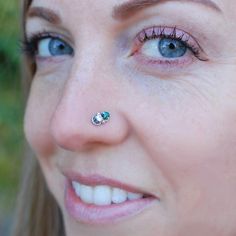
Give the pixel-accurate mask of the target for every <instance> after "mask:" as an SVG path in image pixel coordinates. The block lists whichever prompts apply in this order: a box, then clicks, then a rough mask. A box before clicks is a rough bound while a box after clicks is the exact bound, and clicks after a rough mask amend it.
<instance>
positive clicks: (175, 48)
mask: <svg viewBox="0 0 236 236" xmlns="http://www.w3.org/2000/svg"><path fill="white" fill-rule="evenodd" d="M158 49H159V52H160V54H161V55H162V56H163V57H167V58H176V57H182V56H183V55H184V54H185V53H186V51H187V46H186V45H185V44H184V43H183V42H181V41H180V40H176V39H168V38H163V39H161V40H160V41H159V45H158Z"/></svg>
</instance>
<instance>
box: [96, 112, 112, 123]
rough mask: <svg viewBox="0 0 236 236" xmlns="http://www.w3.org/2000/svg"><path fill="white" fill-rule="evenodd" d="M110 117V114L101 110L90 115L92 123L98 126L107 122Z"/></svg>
mask: <svg viewBox="0 0 236 236" xmlns="http://www.w3.org/2000/svg"><path fill="white" fill-rule="evenodd" d="M110 117H111V115H110V113H109V112H107V111H103V112H101V113H100V112H98V113H97V114H96V115H94V116H93V117H92V123H93V125H96V126H99V125H102V124H105V123H106V122H108V121H109V119H110Z"/></svg>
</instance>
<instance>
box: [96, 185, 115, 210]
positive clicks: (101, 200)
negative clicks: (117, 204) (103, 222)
mask: <svg viewBox="0 0 236 236" xmlns="http://www.w3.org/2000/svg"><path fill="white" fill-rule="evenodd" d="M111 193H112V190H111V187H109V186H96V187H95V188H94V192H93V198H94V199H93V202H94V204H96V205H99V206H105V205H110V204H111Z"/></svg>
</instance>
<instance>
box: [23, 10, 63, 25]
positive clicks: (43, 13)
mask: <svg viewBox="0 0 236 236" xmlns="http://www.w3.org/2000/svg"><path fill="white" fill-rule="evenodd" d="M27 17H30V18H33V17H38V18H41V19H43V20H46V21H48V22H49V23H52V24H54V25H59V24H61V22H62V21H61V18H60V17H59V15H57V14H56V13H55V12H54V11H52V10H50V9H48V8H45V7H31V8H30V9H29V11H28V13H27Z"/></svg>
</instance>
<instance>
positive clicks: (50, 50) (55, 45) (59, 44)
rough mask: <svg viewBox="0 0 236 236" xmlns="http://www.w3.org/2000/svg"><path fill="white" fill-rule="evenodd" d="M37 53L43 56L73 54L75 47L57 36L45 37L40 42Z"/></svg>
mask: <svg viewBox="0 0 236 236" xmlns="http://www.w3.org/2000/svg"><path fill="white" fill-rule="evenodd" d="M37 54H38V55H39V56H41V57H50V56H62V55H73V49H72V47H71V46H69V45H68V44H67V43H65V42H64V41H62V40H61V39H57V38H45V39H41V40H39V42H38V50H37Z"/></svg>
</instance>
